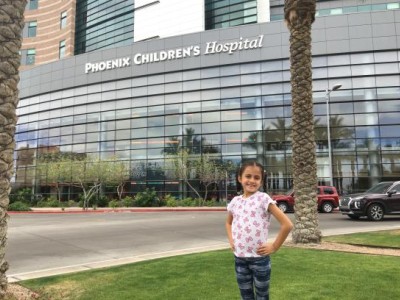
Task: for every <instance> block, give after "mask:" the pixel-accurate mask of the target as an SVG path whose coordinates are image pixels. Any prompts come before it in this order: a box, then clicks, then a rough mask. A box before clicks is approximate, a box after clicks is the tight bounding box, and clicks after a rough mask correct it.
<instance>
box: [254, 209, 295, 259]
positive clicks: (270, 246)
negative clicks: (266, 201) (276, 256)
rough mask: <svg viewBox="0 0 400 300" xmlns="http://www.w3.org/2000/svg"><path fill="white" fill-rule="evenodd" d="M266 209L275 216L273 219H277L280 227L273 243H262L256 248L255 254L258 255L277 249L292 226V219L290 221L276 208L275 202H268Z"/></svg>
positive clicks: (270, 252) (267, 253)
mask: <svg viewBox="0 0 400 300" xmlns="http://www.w3.org/2000/svg"><path fill="white" fill-rule="evenodd" d="M268 211H269V212H270V213H271V214H272V215H273V216H274V217H275V219H277V220H278V222H279V223H280V225H281V228H280V229H279V233H278V236H277V237H276V239H275V241H274V242H273V243H266V244H263V245H261V246H260V247H259V248H258V249H257V254H259V255H269V254H272V253H274V252H276V251H278V249H279V248H280V247H281V246H282V244H283V242H284V241H285V240H286V238H287V236H288V235H289V232H290V231H291V230H292V228H293V224H292V221H290V219H289V218H288V217H287V216H286V215H285V214H284V213H283V212H282V211H281V210H280V209H279V208H278V206H276V205H275V204H270V205H269V206H268Z"/></svg>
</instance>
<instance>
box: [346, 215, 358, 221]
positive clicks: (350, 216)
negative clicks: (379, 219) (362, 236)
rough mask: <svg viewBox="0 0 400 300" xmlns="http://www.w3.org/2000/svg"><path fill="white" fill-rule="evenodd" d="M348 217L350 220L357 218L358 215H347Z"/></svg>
mask: <svg viewBox="0 0 400 300" xmlns="http://www.w3.org/2000/svg"><path fill="white" fill-rule="evenodd" d="M347 216H348V217H349V218H350V219H352V220H358V219H359V218H360V216H355V215H347Z"/></svg>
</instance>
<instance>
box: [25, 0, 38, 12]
mask: <svg viewBox="0 0 400 300" xmlns="http://www.w3.org/2000/svg"><path fill="white" fill-rule="evenodd" d="M38 2H39V0H28V3H27V6H26V8H27V9H28V10H34V9H37V8H38Z"/></svg>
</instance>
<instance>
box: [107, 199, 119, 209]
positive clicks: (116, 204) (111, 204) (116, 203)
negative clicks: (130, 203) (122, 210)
mask: <svg viewBox="0 0 400 300" xmlns="http://www.w3.org/2000/svg"><path fill="white" fill-rule="evenodd" d="M120 206H121V202H119V201H118V200H115V199H112V200H111V201H110V202H108V207H112V208H117V207H120Z"/></svg>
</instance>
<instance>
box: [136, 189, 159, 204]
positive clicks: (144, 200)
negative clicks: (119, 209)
mask: <svg viewBox="0 0 400 300" xmlns="http://www.w3.org/2000/svg"><path fill="white" fill-rule="evenodd" d="M159 202H160V200H159V199H158V197H157V192H156V191H155V190H154V189H151V190H150V189H146V190H145V191H143V192H139V193H137V194H136V196H135V200H134V205H135V206H138V207H155V206H160V205H159Z"/></svg>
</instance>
